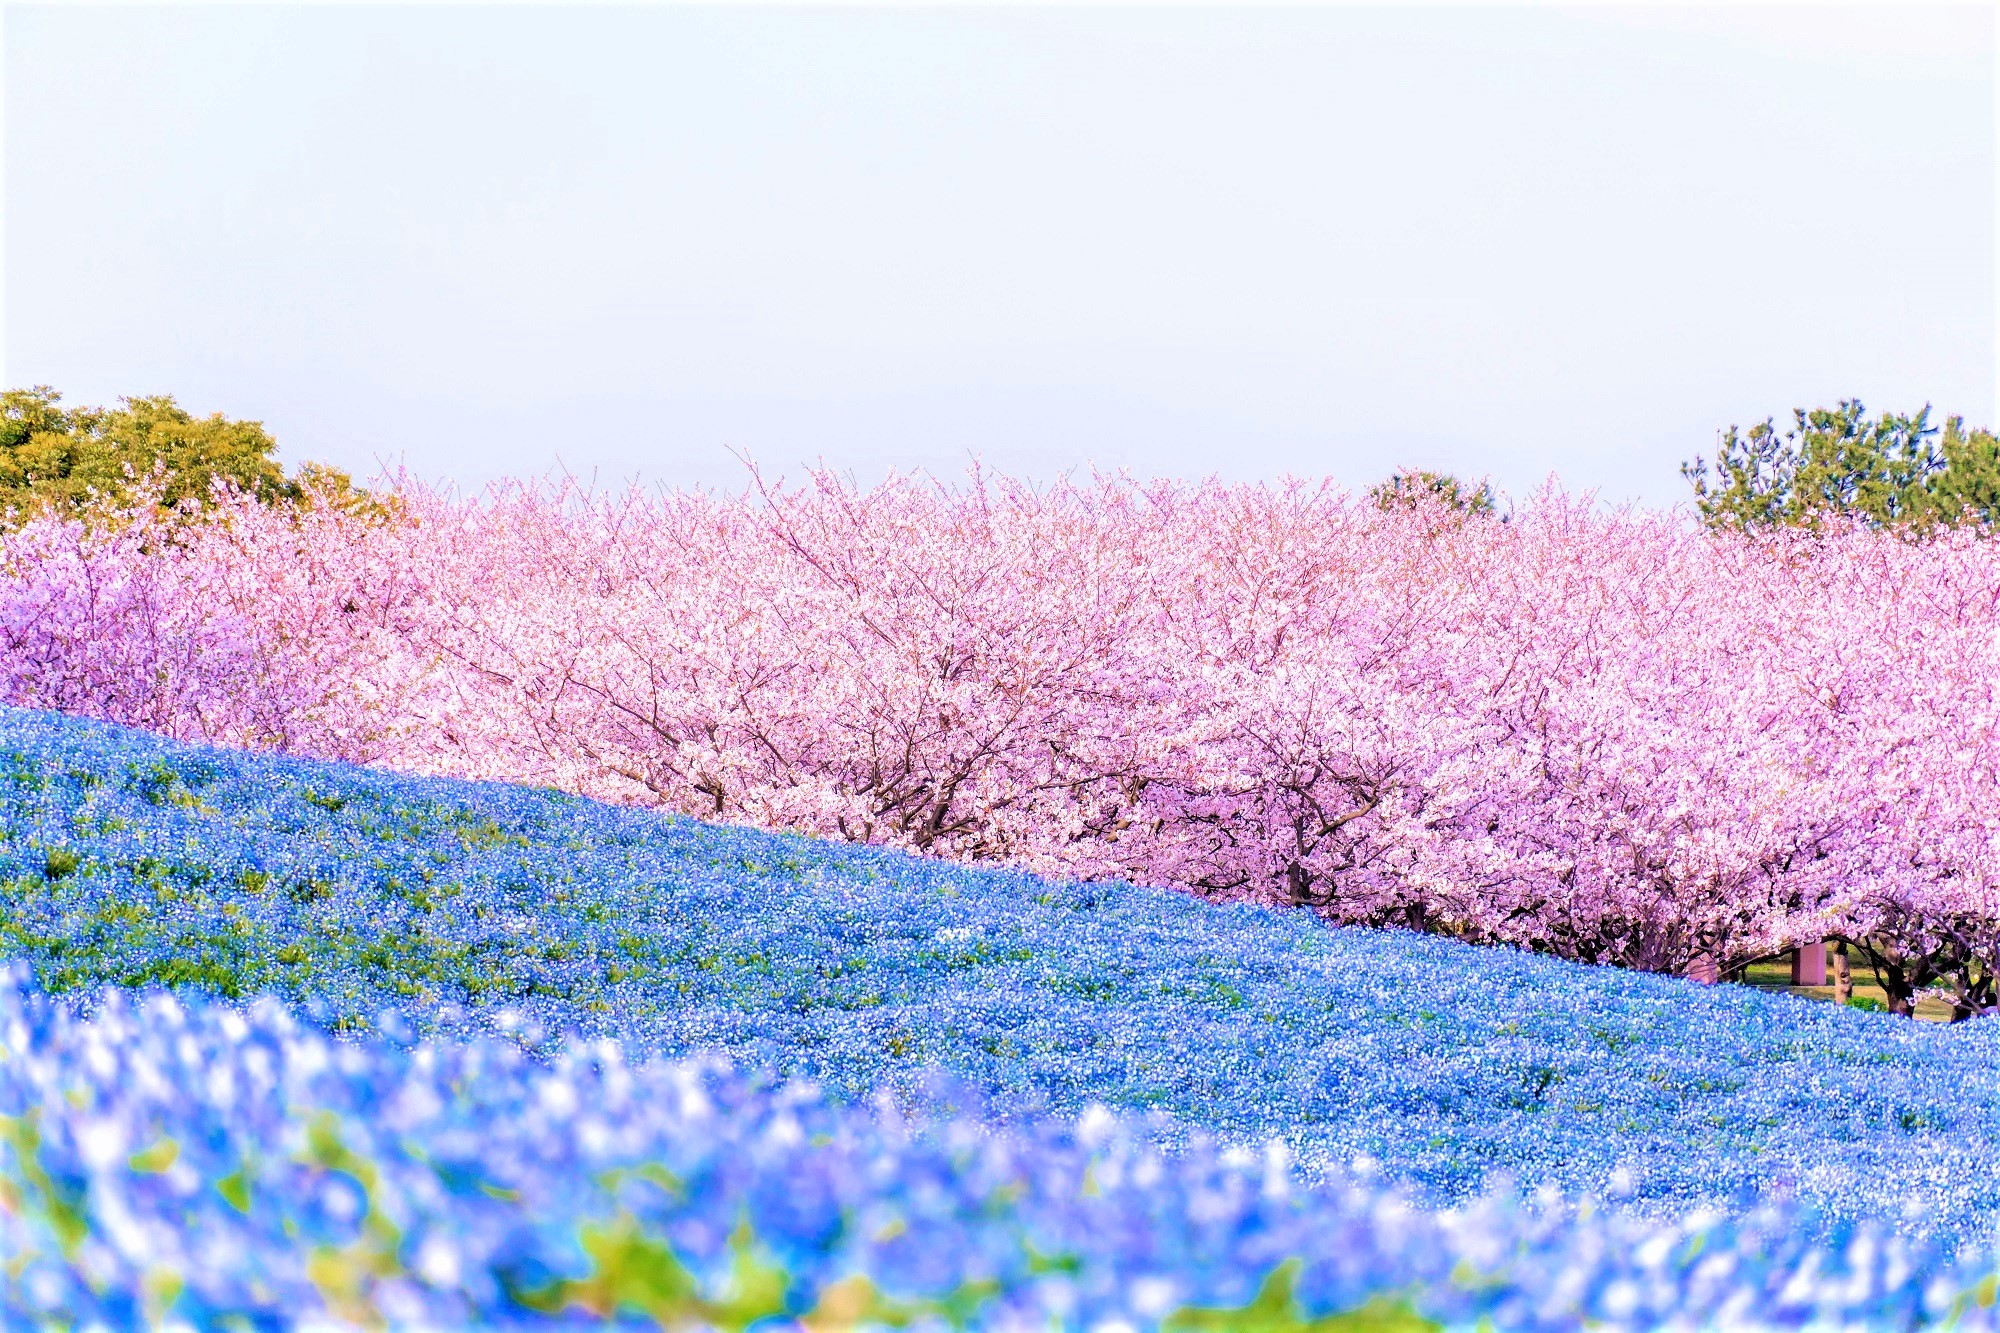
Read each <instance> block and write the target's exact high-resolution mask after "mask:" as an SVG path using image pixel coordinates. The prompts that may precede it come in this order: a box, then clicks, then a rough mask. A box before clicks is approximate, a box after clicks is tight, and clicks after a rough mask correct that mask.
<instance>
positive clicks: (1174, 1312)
mask: <svg viewBox="0 0 2000 1333" xmlns="http://www.w3.org/2000/svg"><path fill="white" fill-rule="evenodd" d="M24 980H25V974H24V972H23V971H22V970H21V969H19V968H18V967H17V968H16V969H15V970H14V971H13V972H12V974H11V975H10V976H9V978H8V979H7V981H6V983H5V985H4V986H0V1241H4V1243H5V1246H6V1253H7V1255H8V1256H9V1257H8V1264H9V1268H8V1273H9V1281H8V1282H7V1284H6V1285H5V1286H4V1287H0V1311H4V1313H5V1315H6V1317H7V1318H8V1319H9V1320H20V1321H23V1322H29V1323H36V1324H41V1323H49V1322H61V1323H75V1324H86V1325H87V1324H92V1323H99V1324H106V1325H111V1326H124V1325H129V1324H133V1323H137V1322H161V1321H164V1320H169V1319H171V1320H178V1321H184V1322H186V1323H190V1324H193V1325H195V1326H208V1325H213V1324H217V1323H226V1322H230V1321H232V1320H237V1319H243V1318H247V1319H250V1320H252V1321H253V1322H257V1323H265V1322H272V1321H276V1322H281V1323H285V1324H295V1323H300V1322H313V1321H315V1320H330V1321H337V1322H342V1323H355V1322H360V1323H380V1322H385V1321H386V1322H390V1323H395V1324H418V1325H424V1326H435V1325H441V1324H452V1325H463V1324H474V1323H476V1324H481V1325H510V1324H518V1323H527V1322H533V1323H541V1322H545V1321H547V1320H550V1319H558V1320H560V1319H569V1320H578V1319H583V1318H596V1317H603V1316H611V1317H622V1318H624V1319H626V1320H630V1321H636V1322H645V1323H659V1324H665V1325H668V1326H677V1327H685V1326H703V1325H707V1326H715V1327H730V1328H744V1327H751V1326H757V1327H772V1328H776V1327H788V1326H795V1325H796V1324H798V1323H799V1322H804V1323H805V1324H807V1325H808V1326H812V1327H845V1328H860V1327H880V1326H894V1327H924V1328H930V1327H937V1328H943V1327H966V1326H972V1327H980V1328H1001V1329H1004V1328H1022V1329H1026V1328H1047V1327H1050V1326H1051V1323H1052V1321H1053V1323H1054V1324H1055V1325H1056V1326H1060V1327H1073V1328H1091V1329H1102V1328H1114V1327H1128V1328H1133V1329H1173V1328H1201V1327H1250V1326H1257V1327H1301V1328H1303V1327H1308V1326H1317V1325H1313V1324H1311V1323H1310V1322H1309V1321H1312V1320H1316V1319H1320V1318H1324V1317H1327V1316H1331V1315H1335V1314H1340V1313H1349V1314H1353V1313H1356V1312H1369V1313H1371V1314H1372V1315H1373V1316H1375V1317H1376V1318H1377V1319H1378V1320H1379V1322H1380V1326H1382V1327H1396V1328H1420V1327H1473V1326H1482V1327H1497V1328H1551V1329H1555V1328H1561V1329H1569V1328H1581V1327H1584V1326H1591V1327H1608V1328H1619V1327H1624V1328H1636V1327H1659V1326H1676V1327H1713V1326H1722V1325H1727V1326H1730V1327H1744V1328H1808V1327H1810V1328H1895V1327H1915V1326H1917V1325H1920V1324H1924V1323H1929V1322H1936V1321H1953V1320H1955V1321H1956V1326H1957V1327H1962V1328H1973V1329H1977V1328H1987V1327H1991V1326H1993V1323H1994V1315H1995V1312H1994V1309H1993V1301H1992V1291H1991V1287H1992V1283H1991V1278H1990V1273H1991V1264H1992V1262H1993V1255H1992V1253H1991V1251H1980V1252H1978V1253H1968V1254H1962V1255H1960V1256H1959V1257H1958V1259H1957V1260H1956V1261H1954V1260H1952V1259H1950V1258H1949V1257H1948V1256H1946V1255H1945V1254H1944V1253H1943V1252H1942V1251H1941V1250H1940V1249H1939V1248H1938V1247H1937V1245H1936V1244H1934V1243H1925V1242H1913V1241H1911V1240H1910V1239H1908V1238H1906V1237H1903V1236H1898V1235H1895V1234H1892V1233H1889V1232H1887V1231H1885V1230H1883V1229H1880V1228H1873V1227H1867V1226H1862V1227H1855V1226H1846V1225H1841V1226H1836V1227H1834V1228H1833V1229H1832V1230H1831V1231H1828V1230H1826V1229H1825V1228H1823V1227H1819V1226H1816V1225H1814V1224H1813V1221H1812V1219H1810V1218H1809V1217H1808V1216H1806V1214H1804V1213H1802V1212H1800V1211H1798V1210H1797V1209H1796V1208H1795V1207H1788V1206H1772V1205H1764V1206H1760V1207H1756V1208H1752V1209H1750V1210H1748V1211H1745V1212H1742V1213H1739V1214H1736V1215H1725V1214H1722V1213H1709V1214H1706V1215H1699V1216H1688V1217H1683V1218H1681V1219H1678V1220H1677V1221H1674V1222H1670V1223H1662V1222H1649V1221H1646V1220H1643V1219H1640V1218H1636V1217H1633V1216H1631V1215H1630V1214H1624V1213H1620V1212H1617V1211H1615V1210H1611V1211H1607V1210H1604V1209H1601V1208H1593V1207H1588V1206H1585V1207H1577V1206H1571V1205H1566V1204H1561V1203H1559V1202H1557V1201H1554V1200H1547V1201H1544V1203H1543V1205H1542V1206H1539V1207H1532V1208H1530V1207H1524V1206H1522V1204H1521V1203H1520V1202H1519V1201H1517V1200H1516V1198H1515V1196H1512V1195H1509V1194H1507V1193H1504V1192H1498V1193H1490V1194H1486V1195H1483V1196H1481V1197H1479V1198H1477V1199H1474V1200H1470V1201H1468V1202H1466V1203H1465V1204H1463V1205H1461V1206H1459V1207H1456V1208H1452V1209H1447V1210H1443V1211H1438V1210H1435V1209H1430V1208H1426V1207H1423V1206H1421V1205H1420V1204H1419V1203H1418V1202H1417V1201H1416V1200H1414V1199H1412V1198H1410V1197H1409V1196H1407V1195H1406V1194H1405V1193H1404V1192H1402V1191H1400V1190H1398V1189H1396V1188H1394V1187H1393V1186H1390V1185H1385V1184H1383V1183H1380V1182H1375V1183H1370V1182H1367V1181H1362V1180H1359V1179H1355V1178H1351V1177H1325V1178H1321V1179H1319V1180H1317V1181H1307V1180H1305V1179H1303V1178H1300V1177H1297V1176H1295V1175H1293V1174H1292V1173H1291V1172H1290V1170H1289V1168H1288V1165H1287V1163H1286V1161H1285V1155H1284V1153H1283V1152H1281V1151H1275V1150H1267V1151H1265V1152H1262V1153H1258V1152H1248V1153H1246V1152H1244V1151H1242V1150H1241V1149H1240V1148H1223V1147H1219V1146H1218V1145H1216V1144H1214V1143H1213V1142H1211V1141H1209V1140H1207V1139H1205V1138H1196V1139H1194V1140H1192V1141H1190V1142H1188V1143H1186V1144H1184V1145H1182V1146H1181V1147H1180V1148H1179V1149H1178V1150H1176V1151H1172V1152H1165V1151H1162V1149H1161V1148H1160V1146H1159V1145H1158V1144H1157V1143H1156V1142H1155V1141H1154V1136H1153V1135H1152V1134H1151V1133H1150V1132H1149V1131H1148V1130H1147V1128H1146V1127H1145V1126H1144V1125H1142V1124H1140V1123H1138V1122H1136V1121H1134V1120H1133V1119H1132V1118H1131V1117H1130V1116H1126V1115H1118V1114H1113V1113H1111V1112H1108V1111H1104V1110H1102V1109H1099V1110H1095V1111H1092V1112H1091V1113H1089V1114H1087V1115H1086V1116H1084V1117H1082V1118H1081V1119H1079V1120H1070V1119H1064V1118H1060V1117H1048V1116H1026V1117H1014V1118H1012V1119H1011V1120H1010V1121H1009V1122H1008V1123H1006V1124H1005V1125H996V1124H994V1123H992V1122H990V1121H988V1120H986V1119H983V1118H980V1117H978V1116H977V1115H968V1114H966V1113H965V1112H963V1111H952V1110H948V1109H946V1104H947V1103H948V1102H950V1101H951V1100H953V1099H957V1100H958V1101H960V1102H961V1103H965V1104H970V1105H976V1104H977V1103H979V1102H981V1101H982V1100H983V1099H982V1096H981V1094H980V1093H979V1092H978V1090H977V1089H968V1088H962V1087H955V1086H953V1085H952V1084H950V1083H949V1082H946V1083H934V1084H932V1085H931V1086H930V1087H929V1088H928V1089H927V1090H926V1091H925V1093H924V1094H923V1096H922V1097H920V1098H917V1099H915V1100H912V1099H910V1098H908V1097H905V1098H904V1099H903V1100H902V1101H901V1102H900V1103H898V1102H895V1101H880V1102H878V1103H876V1104H872V1105H871V1104H867V1103H861V1104H845V1105H843V1104H840V1103H837V1102H834V1101H831V1100H829V1099H828V1098H826V1097H825V1096H824V1095H822V1094H820V1093H819V1092H817V1091H816V1090H814V1089H812V1088H810V1087H808V1086H805V1085H802V1084H799V1083H796V1082H794V1083H788V1084H781V1085H773V1084H771V1083H769V1082H768V1081H767V1080H763V1079H759V1078H753V1077H746V1076H745V1075H743V1074H742V1073H739V1072H733V1071H730V1070H729V1069H727V1068H726V1067H725V1066H723V1065H721V1064H718V1063H715V1062H712V1061H711V1062H686V1061H683V1062H657V1061H656V1062H651V1063H646V1064H642V1065H633V1064H630V1063H627V1062H626V1060H625V1059H624V1058H623V1055H622V1052H621V1051H620V1049H619V1048H618V1047H616V1046H615V1045H609V1044H606V1043H603V1042H596V1043H591V1044H589V1045H581V1044H580V1045H578V1046H576V1047H575V1048H573V1049H571V1050H569V1051H568V1052H566V1053H564V1054H562V1055H560V1056H557V1057H555V1058H554V1059H552V1060H549V1061H536V1060H531V1059H526V1058H524V1057H523V1056H522V1055H521V1053H520V1051H519V1050H518V1048H515V1047H512V1046H509V1045H504V1044H496V1043H495V1042H494V1041H492V1040H485V1039H482V1040H479V1041H475V1042H473V1043H470V1044H465V1045H429V1044H427V1045H423V1046H420V1047H417V1048H415V1049H411V1048H407V1047H400V1046H396V1045H392V1044H389V1043H384V1042H381V1041H379V1040H372V1039H371V1040H368V1041H364V1042H361V1043H358V1044H356V1043H349V1044H346V1045H334V1044H332V1043H331V1042H330V1041H329V1039H328V1038H326V1037H325V1036H324V1035H322V1034H320V1033H319V1032H318V1031H317V1030H315V1029H313V1028H310V1027H307V1026H304V1025H301V1024H299V1023H298V1022H297V1021H296V1020H295V1019H294V1018H293V1017H291V1016H290V1015H289V1014H288V1013H287V1012H285V1011H284V1010H283V1009H281V1008H279V1007H278V1006H276V1005H274V1004H271V1003H268V1002H267V1003H260V1004H258V1005H256V1006H254V1007H253V1008H252V1009H251V1010H250V1011H248V1012H247V1013H245V1012H244V1011H241V1010H236V1009H231V1008H228V1007H225V1006H223V1005H221V1004H219V1003H217V1002H213V1001H208V1000H193V1001H190V1002H187V1003H175V1002H172V1001H170V1000H166V999H163V998H154V999H152V1000H150V1001H144V1002H140V1003H136V1004H135V1003H133V1002H130V1001H128V1000H126V999H125V998H124V997H123V993H122V992H119V991H115V990H113V991H107V992H105V993H104V994H102V995H100V996H99V997H98V1003H97V1005H96V1008H95V1011H94V1012H93V1013H92V1014H91V1015H89V1016H88V1017H85V1016H84V1015H82V1014H80V1013H79V1012H78V1010H77V1008H76V1007H75V1006H74V1005H72V1004H68V1003H64V1002H62V1001H61V1000H59V999H56V998H52V997H49V996H46V995H40V994H37V993H34V992H33V991H32V990H28V989H23V987H22V983H23V982H24ZM105 1053H109V1056H110V1060H109V1065H108V1066H107V1064H106V1060H105V1058H104V1057H105ZM162 1072H165V1073H169V1074H170V1075H171V1077H170V1078H167V1079H162V1078H158V1077H154V1076H153V1075H155V1074H158V1073H162ZM134 1075H137V1076H136V1077H134ZM189 1083H194V1084H202V1083H208V1084H218V1083H227V1084H229V1085H231V1086H234V1087H236V1088H239V1089H241V1090H243V1091H242V1093H241V1095H239V1096H237V1097H235V1098H232V1099H230V1100H228V1101H226V1102H216V1103H208V1102H204V1101H202V1100H201V1099H199V1098H190V1097H187V1096H184V1095H182V1091H181V1089H182V1087H183V1086H184V1085H186V1084H189ZM1982 1283H1983V1284H1984V1285H1982ZM1287 1321H1289V1322H1287ZM1362 1326H1373V1325H1367V1324H1363V1325H1362Z"/></svg>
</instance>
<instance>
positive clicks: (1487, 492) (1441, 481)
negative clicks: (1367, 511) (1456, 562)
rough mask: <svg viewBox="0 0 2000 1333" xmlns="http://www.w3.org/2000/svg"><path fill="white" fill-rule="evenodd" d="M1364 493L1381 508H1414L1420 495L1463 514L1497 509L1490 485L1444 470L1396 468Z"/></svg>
mask: <svg viewBox="0 0 2000 1333" xmlns="http://www.w3.org/2000/svg"><path fill="white" fill-rule="evenodd" d="M1368 495H1369V498H1371V499H1373V500H1374V501H1375V503H1376V505H1377V506H1378V507H1379V508H1382V509H1385V510H1386V509H1399V508H1400V509H1412V508H1415V507H1416V504H1417V501H1418V497H1420V496H1421V497H1423V498H1425V499H1427V500H1433V501H1437V502H1440V503H1442V504H1443V505H1444V507H1445V508H1447V509H1454V510H1457V511H1458V512H1460V513H1464V514H1492V513H1495V512H1496V510H1497V506H1496V504H1495V501H1494V496H1493V487H1492V486H1491V485H1490V484H1488V483H1486V482H1483V481H1482V482H1480V483H1479V485H1477V486H1471V485H1468V484H1467V483H1465V482H1462V481H1460V480H1459V479H1458V478H1457V477H1454V476H1452V475H1451V474H1450V473H1448V472H1426V471H1423V470H1422V469H1410V470H1404V471H1398V472H1395V473H1392V474H1391V475H1390V477H1389V479H1388V480H1387V481H1383V482H1378V483H1377V484H1376V485H1375V486H1373V487H1372V488H1370V490H1369V492H1368Z"/></svg>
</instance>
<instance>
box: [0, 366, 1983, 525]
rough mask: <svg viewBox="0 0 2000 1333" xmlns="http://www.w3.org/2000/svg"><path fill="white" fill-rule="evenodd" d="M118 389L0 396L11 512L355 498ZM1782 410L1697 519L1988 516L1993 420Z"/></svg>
mask: <svg viewBox="0 0 2000 1333" xmlns="http://www.w3.org/2000/svg"><path fill="white" fill-rule="evenodd" d="M119 401H120V403H121V406H119V407H115V408H104V407H78V408H70V409H64V408H63V407H62V406H61V402H62V395H61V394H59V393H57V392H56V391H55V390H54V389H52V388H50V387H49V386H47V385H37V386H35V387H34V388H32V389H14V390H9V391H7V392H5V393H4V394H0V515H5V514H9V513H11V514H12V515H13V521H15V522H18V521H20V520H21V519H23V518H25V517H26V516H28V515H29V514H32V513H37V512H42V511H45V510H48V509H55V510H57V511H59V512H65V513H79V512H81V511H82V510H84V509H85V507H86V506H87V505H88V503H89V501H90V498H91V496H92V495H93V494H96V495H99V496H102V497H106V498H109V499H111V500H114V501H123V500H125V499H128V498H129V497H130V495H131V493H132V484H133V482H134V480H135V479H137V478H139V477H142V476H145V475H147V474H150V473H153V472H155V471H158V472H160V473H162V474H163V484H162V485H161V487H159V492H160V495H161V498H162V500H163V502H164V503H166V504H168V505H170V506H171V505H179V504H183V503H194V504H200V503H202V502H204V501H205V500H206V499H207V498H208V497H209V495H210V494H211V492H212V490H213V488H214V486H215V484H216V482H217V481H223V482H227V483H229V484H230V485H233V486H235V487H237V488H239V489H241V490H243V491H246V492H248V493H249V494H251V495H254V496H256V497H257V498H258V499H259V500H262V501H264V502H265V503H267V504H270V503H285V502H292V501H296V500H298V499H299V498H300V497H301V496H303V495H305V494H306V493H307V492H309V491H322V492H327V493H330V494H332V495H335V496H340V497H347V498H348V499H349V501H350V502H352V503H360V504H366V503H368V499H367V496H366V493H365V492H362V491H360V490H358V489H356V488H355V487H354V485H353V482H352V480H351V479H350V478H349V477H348V476H347V474H345V473H343V472H341V471H339V470H338V469H335V468H330V467H326V466H324V465H322V464H318V463H307V464H305V465H304V466H303V467H301V468H299V469H298V470H297V471H296V472H295V473H293V474H292V475H291V476H289V477H288V476H287V475H286V474H285V470H284V468H283V467H282V466H281V465H280V464H279V462H278V460H277V458H276V453H277V447H278V445H277V441H276V440H274V439H272V438H271V435H270V433H269V432H268V431H266V430H265V429H264V426H263V423H262V422H258V421H232V420H230V419H228V418H227V417H225V416H223V415H222V414H221V413H220V412H217V413H214V414H212V415H210V416H207V417H196V416H193V415H191V414H190V413H189V412H187V411H186V410H185V409H184V408H182V407H181V406H180V405H179V404H178V403H176V402H175V401H174V399H173V398H172V397H171V396H170V395H161V396H156V397H140V398H123V399H120V400H119ZM1792 415H1793V418H1794V425H1793V427H1792V428H1791V429H1789V430H1785V431H1780V430H1779V429H1778V428H1777V426H1776V424H1775V423H1774V421H1773V420H1772V419H1770V418H1766V419H1765V420H1764V421H1762V422H1761V423H1759V424H1757V425H1754V426H1751V427H1750V428H1749V429H1748V430H1741V429H1739V428H1738V427H1736V426H1733V425H1732V426H1730V427H1729V428H1728V429H1727V430H1726V431H1724V432H1722V434H1721V436H1720V438H1719V439H1718V441H1717V444H1716V451H1715V457H1714V459H1713V461H1712V462H1711V461H1710V460H1709V459H1708V458H1706V457H1702V456H1699V455H1698V456H1696V457H1695V458H1693V459H1692V460H1690V461H1688V462H1686V463H1683V464H1682V465H1681V472H1682V474H1683V475H1684V476H1686V477H1687V479H1688V481H1689V483H1690V484H1691V485H1692V486H1693V488H1694V500H1695V508H1696V511H1697V512H1698V513H1699V514H1700V515H1701V519H1702V521H1703V523H1705V524H1706V525H1708V526H1709V527H1711V528H1729V529H1757V528H1775V527H1818V526H1820V525H1821V524H1822V523H1824V522H1826V521H1828V520H1830V519H1834V518H1841V517H1852V518H1859V519H1861V520H1862V521H1864V522H1866V523H1867V524H1868V525H1869V526H1871V527H1878V528H1898V529H1903V530H1907V531H1910V532H1912V533H1915V534H1921V533H1924V532H1927V531H1930V530H1932V529H1935V528H1938V527H1950V526H1957V525H1960V524H1964V523H1973V524H1978V525H1981V526H1991V525H1992V524H1993V523H1994V521H1995V519H1996V518H2000V438H1996V437H1995V436H1994V434H1993V432H1991V431H1988V430H1979V429H1973V430H1968V429H1966V427H1965V424H1964V419H1963V418H1961V417H1956V416H1954V417H1949V418H1947V419H1946V420H1945V423H1944V425H1943V427H1942V428H1940V427H1938V426H1935V425H1933V424H1931V419H1930V408H1929V407H1928V406H1927V407H1925V408H1924V409H1923V410H1922V411H1919V412H1917V413H1915V414H1914V415H1897V414H1895V413H1892V412H1884V413H1882V414H1881V415H1880V416H1877V417H1872V418H1871V417H1870V416H1869V415H1868V414H1867V411H1866V409H1865V408H1864V407H1863V406H1862V404H1861V403H1860V401H1859V400H1856V399H1846V400H1843V401H1842V402H1841V403H1840V404H1839V405H1838V406H1836V407H1831V408H1824V407H1822V408H1813V409H1811V410H1807V409H1803V408H1802V409H1798V410H1796V411H1794V412H1793V414H1792ZM1369 494H1370V495H1371V496H1372V497H1373V498H1374V500H1375V502H1376V503H1377V504H1379V505H1381V506H1382V507H1383V508H1385V509H1387V508H1391V507H1397V506H1403V505H1409V504H1413V503H1415V502H1417V500H1418V498H1419V497H1423V498H1424V499H1425V500H1426V501H1440V500H1441V501H1443V502H1444V503H1445V504H1446V505H1448V506H1450V507H1451V508H1453V509H1457V510H1460V511H1462V512H1465V513H1468V514H1479V515H1492V514H1496V513H1498V511H1499V506H1498V500H1497V497H1496V495H1495V493H1494V490H1493V488H1492V487H1491V486H1490V485H1488V484H1486V483H1485V482H1483V481H1482V482H1480V483H1478V484H1468V483H1466V482H1464V481H1461V480H1460V479H1458V478H1457V477H1454V476H1451V475H1449V474H1446V473H1438V472H1428V471H1421V470H1402V471H1398V472H1396V473H1394V474H1393V475H1391V476H1390V477H1389V479H1388V480H1387V481H1384V482H1382V483H1380V484H1379V485H1377V486H1375V487H1374V488H1372V489H1371V490H1370V492H1369Z"/></svg>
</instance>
